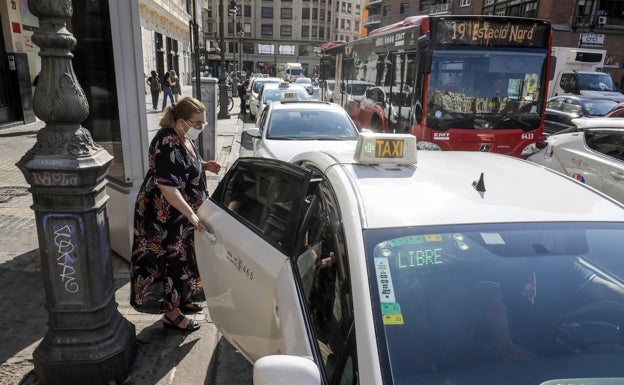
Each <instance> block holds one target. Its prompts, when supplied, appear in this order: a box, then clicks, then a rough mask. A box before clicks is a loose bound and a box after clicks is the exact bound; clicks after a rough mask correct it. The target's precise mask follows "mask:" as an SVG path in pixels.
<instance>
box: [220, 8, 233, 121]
mask: <svg viewBox="0 0 624 385" xmlns="http://www.w3.org/2000/svg"><path fill="white" fill-rule="evenodd" d="M223 1H224V0H219V38H220V39H219V49H220V51H221V52H219V54H220V55H221V73H220V74H219V104H220V105H219V113H218V114H217V119H229V118H230V114H229V112H228V94H227V93H228V87H227V77H226V73H225V72H226V71H225V42H224V37H225V25H224V23H225V18H224V17H223V8H224V7H223Z"/></svg>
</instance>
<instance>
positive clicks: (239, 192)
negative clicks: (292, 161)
mask: <svg viewBox="0 0 624 385" xmlns="http://www.w3.org/2000/svg"><path fill="white" fill-rule="evenodd" d="M267 163H270V162H267ZM306 175H307V174H306V172H305V171H304V170H299V169H295V166H294V165H293V166H292V169H289V170H285V168H284V166H282V167H281V168H279V169H278V170H276V169H274V168H272V167H268V166H265V167H263V166H262V165H256V164H254V165H249V164H248V163H246V162H244V161H243V162H238V163H236V165H235V166H234V167H233V168H232V171H231V172H229V173H228V174H227V177H226V180H225V181H224V183H222V184H220V185H219V186H220V189H219V190H217V191H215V194H214V195H213V197H212V199H213V200H215V201H217V202H218V203H219V204H220V205H221V206H222V207H224V208H226V209H227V210H228V211H229V212H231V213H232V214H233V215H235V216H237V217H238V218H240V219H241V220H242V222H243V223H245V224H246V225H247V226H248V227H250V228H251V229H252V230H253V231H255V232H256V233H258V234H260V235H261V236H263V237H264V238H265V239H266V240H267V241H269V242H270V243H272V244H273V245H274V246H276V247H277V248H278V249H280V250H282V251H284V253H286V254H289V255H290V254H291V253H292V247H293V245H294V239H295V238H294V236H295V234H294V233H293V232H292V231H290V229H292V228H293V227H294V226H296V225H297V214H298V212H299V210H300V208H301V206H302V200H303V197H304V196H305V191H304V192H302V191H301V190H302V188H305V186H307V179H305V178H306ZM304 180H305V181H306V183H303V184H302V181H304ZM221 186H222V187H221Z"/></svg>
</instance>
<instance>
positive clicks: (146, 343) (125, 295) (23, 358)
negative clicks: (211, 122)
mask: <svg viewBox="0 0 624 385" xmlns="http://www.w3.org/2000/svg"><path fill="white" fill-rule="evenodd" d="M182 92H183V95H191V94H192V92H191V87H190V86H186V87H183V90H182ZM146 100H147V105H146V111H148V112H147V118H148V125H149V127H150V128H154V129H155V128H157V127H158V121H159V120H160V117H161V113H160V112H152V111H151V98H150V96H149V95H146ZM160 103H162V94H161V98H160ZM239 110H240V109H239V106H238V98H235V106H234V108H233V110H232V111H231V112H230V113H231V114H232V116H231V118H230V119H222V120H218V121H217V129H216V134H217V136H216V150H217V159H216V160H217V161H218V162H220V163H221V165H222V166H223V168H222V171H221V173H220V174H219V175H218V176H217V175H214V176H213V177H211V178H210V179H209V181H208V183H209V187H210V191H213V190H214V187H215V186H216V184H217V183H218V181H219V179H220V177H221V176H222V175H223V173H225V172H226V171H227V169H228V168H229V167H230V166H231V164H232V163H233V162H234V161H235V160H236V158H238V156H239V155H241V151H243V155H244V152H245V150H244V149H241V147H240V134H241V131H242V129H243V128H246V127H250V126H252V125H253V123H252V121H251V120H250V118H249V116H246V117H243V116H242V115H241V116H239V115H238V112H239ZM245 119H246V120H245ZM244 120H245V121H244ZM43 126H44V122H41V121H37V122H35V123H31V124H27V125H20V126H14V127H9V128H0V291H1V292H2V301H1V302H0V385H18V384H19V385H39V382H38V380H37V378H36V375H35V373H34V371H33V368H34V366H33V360H32V354H33V351H34V350H35V348H36V347H37V346H38V345H39V343H40V342H41V339H42V338H43V336H44V335H45V333H46V331H47V330H48V326H47V319H48V315H47V311H46V309H45V304H46V299H45V292H44V287H43V279H42V276H41V263H40V257H39V250H38V248H39V243H38V240H37V228H36V222H35V215H34V211H33V210H32V209H31V208H30V206H31V205H32V196H31V194H30V193H29V191H28V188H29V187H30V186H29V185H28V184H27V183H26V181H25V179H24V176H23V175H22V173H21V171H20V170H19V169H18V168H17V167H16V166H15V164H16V163H17V162H18V161H19V160H20V159H21V157H22V156H23V155H24V154H25V153H26V151H28V150H29V149H31V148H32V147H33V145H34V144H35V142H36V135H37V131H38V130H40V129H41V128H42V127H43ZM111 254H112V264H113V279H114V286H115V288H116V293H115V299H116V301H117V303H118V310H119V312H120V313H121V314H122V315H123V316H124V317H126V318H127V319H128V321H130V322H132V323H133V324H134V325H135V328H136V335H137V354H136V356H135V361H134V364H133V366H132V368H131V370H130V373H129V376H128V378H127V379H126V381H124V383H123V384H124V385H131V384H132V385H135V384H136V385H143V384H157V385H165V384H176V385H187V384H188V385H197V384H206V385H207V384H215V383H218V384H228V385H229V384H238V383H240V384H243V383H250V373H251V366H250V365H249V364H248V363H246V362H244V361H243V360H241V359H240V357H236V355H237V353H236V352H235V351H234V349H233V348H232V347H231V345H229V344H227V343H226V342H225V341H221V340H220V335H219V333H218V331H217V329H216V327H215V326H214V324H213V323H212V321H211V319H210V316H209V314H208V313H207V311H202V312H200V313H197V314H196V315H195V316H194V319H195V321H197V322H199V323H200V324H201V328H200V329H199V330H198V331H196V332H194V333H190V334H185V333H182V332H177V331H175V330H173V331H172V330H170V329H165V328H164V327H163V326H162V324H161V322H160V318H161V316H160V315H152V314H143V313H138V312H137V311H135V310H134V309H133V308H132V307H131V306H130V305H129V296H130V284H129V264H128V262H127V261H126V260H125V259H123V258H121V257H120V256H118V255H116V254H115V253H114V252H112V251H111ZM219 356H221V357H222V358H223V359H222V360H223V361H225V360H228V361H231V362H229V363H227V364H225V365H221V364H219V361H220V360H219ZM239 356H240V355H239Z"/></svg>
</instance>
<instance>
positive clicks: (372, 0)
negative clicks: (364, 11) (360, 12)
mask: <svg viewBox="0 0 624 385" xmlns="http://www.w3.org/2000/svg"><path fill="white" fill-rule="evenodd" d="M381 2H382V0H366V4H365V5H364V7H365V8H377V7H378V6H379V5H380V4H381Z"/></svg>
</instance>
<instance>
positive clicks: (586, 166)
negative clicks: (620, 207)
mask: <svg viewBox="0 0 624 385" xmlns="http://www.w3.org/2000/svg"><path fill="white" fill-rule="evenodd" d="M572 121H573V123H574V125H575V126H576V127H577V128H576V129H575V130H573V131H572V132H566V133H561V134H555V135H551V136H550V137H548V145H547V147H545V148H543V149H542V150H540V151H539V152H537V153H535V154H533V155H531V156H530V157H529V158H528V160H530V161H532V162H535V163H539V164H541V165H543V166H546V167H548V168H551V169H553V170H556V171H559V172H561V173H564V174H566V175H568V176H570V177H572V178H574V179H576V180H578V181H580V182H582V183H586V184H587V185H589V186H591V187H593V188H595V189H597V190H599V191H601V192H603V193H605V194H607V195H609V196H611V197H612V198H614V199H616V200H618V201H620V202H622V203H624V119H620V118H580V119H573V120H572Z"/></svg>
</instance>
